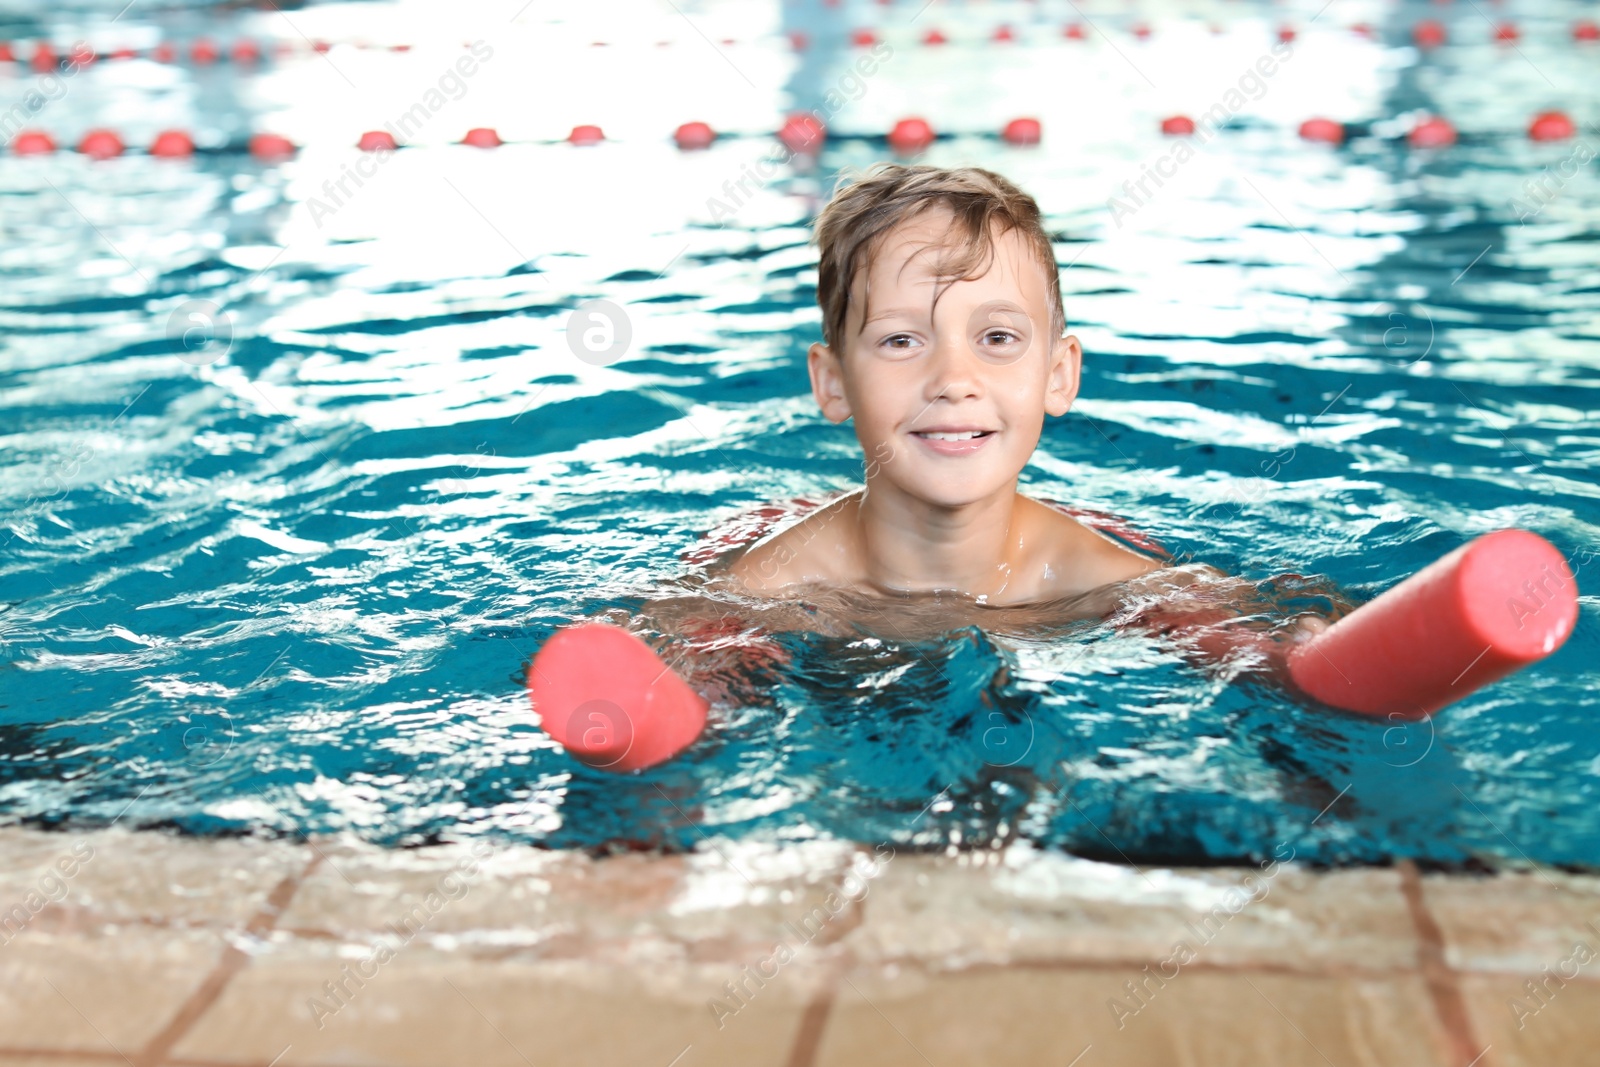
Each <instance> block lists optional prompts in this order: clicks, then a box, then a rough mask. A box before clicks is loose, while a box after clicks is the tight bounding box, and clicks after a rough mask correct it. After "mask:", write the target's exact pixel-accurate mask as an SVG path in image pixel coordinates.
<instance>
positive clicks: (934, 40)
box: [922, 28, 948, 44]
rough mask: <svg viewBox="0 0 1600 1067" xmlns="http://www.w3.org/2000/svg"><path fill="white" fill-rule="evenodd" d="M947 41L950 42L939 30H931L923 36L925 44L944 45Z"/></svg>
mask: <svg viewBox="0 0 1600 1067" xmlns="http://www.w3.org/2000/svg"><path fill="white" fill-rule="evenodd" d="M946 40H948V38H947V37H945V35H944V34H942V33H940V32H939V31H938V29H937V28H935V29H931V30H929V31H928V32H927V33H925V34H923V35H922V43H923V44H944V43H945V41H946Z"/></svg>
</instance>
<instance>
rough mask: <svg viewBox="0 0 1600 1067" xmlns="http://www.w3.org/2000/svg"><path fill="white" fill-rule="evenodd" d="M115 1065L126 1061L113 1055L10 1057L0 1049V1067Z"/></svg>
mask: <svg viewBox="0 0 1600 1067" xmlns="http://www.w3.org/2000/svg"><path fill="white" fill-rule="evenodd" d="M117 1064H122V1065H124V1067H125V1064H126V1061H124V1060H121V1059H117V1058H116V1057H115V1056H114V1055H113V1057H112V1058H111V1059H99V1058H95V1059H84V1058H82V1057H79V1056H71V1055H66V1056H56V1055H53V1054H52V1055H43V1056H34V1055H30V1054H28V1053H18V1054H17V1055H12V1054H10V1053H8V1052H6V1050H5V1049H4V1048H0V1067H115V1065H117Z"/></svg>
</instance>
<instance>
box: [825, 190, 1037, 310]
mask: <svg viewBox="0 0 1600 1067" xmlns="http://www.w3.org/2000/svg"><path fill="white" fill-rule="evenodd" d="M990 238H991V240H992V241H993V249H994V252H993V256H992V258H991V259H989V260H988V261H987V262H984V263H981V264H980V266H981V267H982V268H983V270H982V273H981V275H979V277H978V278H976V279H970V280H973V281H981V282H984V283H989V284H994V283H999V284H1005V285H1008V286H1010V287H1012V288H1020V289H1021V290H1022V291H1023V292H1024V293H1025V294H1026V295H1029V296H1034V295H1039V296H1043V295H1044V284H1043V281H1044V280H1043V278H1042V276H1041V277H1035V275H1042V274H1043V271H1042V270H1033V271H1030V270H1028V269H1027V265H1028V264H1029V263H1031V262H1033V259H1034V257H1033V256H1032V255H1030V253H1029V249H1028V246H1027V242H1026V240H1024V239H1023V237H1022V235H1021V234H1020V233H1018V232H1017V231H1016V230H1014V229H1013V230H1007V231H1005V232H1004V233H1001V232H1000V229H999V227H998V226H995V227H993V228H992V229H991V231H990ZM963 243H964V236H963V234H962V233H960V232H959V231H958V230H957V229H956V226H955V216H954V214H953V213H952V212H951V211H950V210H949V209H948V208H946V207H943V206H935V207H931V208H928V209H927V210H925V211H922V212H920V213H918V214H916V215H913V216H912V217H911V218H909V219H905V220H904V221H902V222H900V223H898V224H897V225H895V226H894V227H893V228H892V229H891V230H889V231H888V233H886V234H884V236H883V239H882V241H881V242H880V243H879V245H878V247H877V248H875V249H873V251H872V254H871V255H870V256H869V258H868V261H867V264H866V269H865V270H862V271H858V272H857V274H856V277H855V279H854V280H853V282H852V285H851V288H852V289H856V290H863V289H865V288H867V279H868V277H869V276H870V278H871V290H872V292H873V293H878V292H882V291H884V290H885V289H888V288H891V287H897V288H909V287H913V286H917V287H922V286H931V285H934V284H935V283H937V282H939V281H941V280H946V278H947V276H944V275H941V274H940V271H941V269H942V268H944V266H945V264H946V263H947V262H948V261H950V260H951V259H952V258H953V257H954V256H956V255H957V254H959V253H960V252H961V251H962V246H963ZM963 280H969V279H963Z"/></svg>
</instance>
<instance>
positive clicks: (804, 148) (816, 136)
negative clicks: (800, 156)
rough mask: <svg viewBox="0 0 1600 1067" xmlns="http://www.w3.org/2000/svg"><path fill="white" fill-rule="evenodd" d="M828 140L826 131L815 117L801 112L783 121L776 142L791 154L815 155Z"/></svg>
mask: <svg viewBox="0 0 1600 1067" xmlns="http://www.w3.org/2000/svg"><path fill="white" fill-rule="evenodd" d="M827 139H828V129H827V127H826V126H824V125H823V124H822V121H821V120H820V119H818V118H817V117H816V116H815V115H812V114H809V113H807V112H804V111H801V112H796V113H795V114H793V115H790V116H789V117H788V118H786V119H784V120H783V126H782V128H780V129H779V130H778V140H779V141H781V142H783V146H784V147H785V148H787V149H788V150H789V151H791V152H804V153H809V154H811V155H816V154H817V153H818V152H820V151H822V146H823V144H824V142H826V141H827Z"/></svg>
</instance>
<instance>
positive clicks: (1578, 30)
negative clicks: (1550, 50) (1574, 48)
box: [1572, 19, 1600, 41]
mask: <svg viewBox="0 0 1600 1067" xmlns="http://www.w3.org/2000/svg"><path fill="white" fill-rule="evenodd" d="M1572 39H1573V40H1574V41H1600V23H1597V22H1593V21H1591V20H1589V19H1582V20H1581V21H1578V22H1575V23H1573V24H1572Z"/></svg>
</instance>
